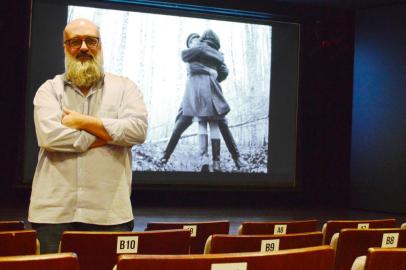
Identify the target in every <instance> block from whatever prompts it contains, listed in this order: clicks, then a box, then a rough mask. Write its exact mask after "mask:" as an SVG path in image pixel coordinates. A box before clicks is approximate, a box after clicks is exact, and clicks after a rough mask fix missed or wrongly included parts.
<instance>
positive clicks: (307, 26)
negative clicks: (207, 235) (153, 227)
mask: <svg viewBox="0 0 406 270" xmlns="http://www.w3.org/2000/svg"><path fill="white" fill-rule="evenodd" d="M180 1H181V2H185V3H193V4H201V5H212V6H217V7H225V8H235V9H246V10H254V11H266V12H270V13H275V14H278V15H282V17H283V16H288V17H293V18H295V19H296V20H297V21H299V22H300V23H301V56H300V62H301V67H300V79H299V80H300V81H299V84H300V89H299V91H300V92H299V99H298V124H297V125H298V138H297V164H296V166H297V181H298V183H299V186H298V188H297V189H296V190H295V191H293V192H292V191H284V190H276V191H275V190H274V191H256V192H241V191H240V192H239V193H234V191H226V192H223V191H216V192H214V193H211V194H210V199H214V200H216V198H217V200H218V201H226V200H227V199H225V198H224V195H227V196H228V198H232V201H236V200H237V201H238V200H239V201H245V199H246V198H249V201H252V202H254V201H255V202H257V203H258V202H264V203H266V204H268V203H274V202H275V200H277V199H280V198H283V200H284V201H285V202H286V201H290V202H295V203H296V202H298V201H301V202H312V201H313V202H317V203H320V202H323V203H329V204H336V205H341V206H345V205H347V202H348V200H347V197H348V186H349V156H350V127H351V102H352V101H351V98H352V61H353V13H352V12H350V11H346V10H338V9H327V8H314V7H308V6H298V5H288V4H271V3H268V2H267V3H265V2H264V1H261V0H254V1H245V0H235V1H217V0H216V1H214V0H204V1H203V0H202V1H197V0H189V1H187V0H180ZM16 2H17V1H16ZM1 12H2V14H1V17H0V18H1V19H0V27H1V30H2V31H4V33H3V34H2V36H6V37H8V39H7V42H0V44H1V46H6V48H5V50H2V51H3V52H5V51H6V52H7V53H6V61H7V63H8V66H1V67H0V68H1V74H2V78H1V82H2V87H4V88H3V89H2V90H6V91H2V94H1V95H2V96H1V102H2V106H1V108H0V113H1V115H3V116H6V117H5V121H6V123H5V125H4V126H6V127H8V128H7V129H4V130H6V132H4V131H3V132H1V133H0V136H1V137H0V139H1V141H2V142H6V143H4V146H3V151H4V152H3V153H4V154H3V155H2V163H1V171H2V175H3V176H4V177H1V178H0V186H1V188H0V193H3V197H5V195H8V197H9V198H10V199H13V198H14V199H17V200H19V199H20V197H19V196H20V195H19V193H18V192H17V191H18V189H17V190H16V189H15V188H14V184H13V183H18V179H19V176H20V172H21V170H22V168H21V165H22V163H21V162H20V159H21V158H22V157H21V156H19V154H17V153H23V152H22V151H17V149H20V150H21V144H22V142H23V140H22V135H23V132H24V119H23V116H24V111H23V110H24V98H25V95H26V77H27V74H26V67H27V59H28V36H29V16H30V4H29V1H28V0H25V1H22V0H21V1H18V4H17V3H15V2H14V1H7V2H5V3H3V4H2V11H1ZM3 13H4V14H3ZM49 23H50V24H52V22H51V21H50V22H49ZM3 74H4V76H3ZM137 194H138V195H137V196H136V198H137V199H136V200H138V201H139V202H140V203H141V202H142V201H143V200H145V201H148V200H154V201H159V202H162V201H163V200H166V201H168V202H175V203H176V202H183V201H184V200H185V199H186V200H190V201H191V202H192V203H198V204H201V203H204V202H205V201H207V200H208V199H207V198H208V196H207V192H205V191H200V192H192V191H184V190H182V189H181V188H180V189H179V190H177V191H161V192H160V191H157V190H153V191H148V190H145V191H137ZM174 194H176V196H174ZM161 195H163V196H161ZM24 196H25V197H27V192H25V195H24ZM175 198H176V199H175ZM236 198H237V199H236Z"/></svg>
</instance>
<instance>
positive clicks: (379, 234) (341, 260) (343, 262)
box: [332, 229, 406, 270]
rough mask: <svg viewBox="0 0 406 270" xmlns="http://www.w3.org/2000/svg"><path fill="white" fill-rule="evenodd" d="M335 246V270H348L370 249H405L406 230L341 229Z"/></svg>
mask: <svg viewBox="0 0 406 270" xmlns="http://www.w3.org/2000/svg"><path fill="white" fill-rule="evenodd" d="M332 244H333V241H332ZM336 246H337V249H336V258H335V270H350V269H351V266H352V264H353V263H354V261H355V259H356V258H357V257H359V256H364V255H367V253H368V249H369V248H371V247H406V229H362V230H361V229H343V230H341V231H340V234H339V236H338V239H337V244H336Z"/></svg>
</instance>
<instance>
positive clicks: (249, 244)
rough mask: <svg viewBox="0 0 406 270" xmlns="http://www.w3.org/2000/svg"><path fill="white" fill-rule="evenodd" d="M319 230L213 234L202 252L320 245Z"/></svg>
mask: <svg viewBox="0 0 406 270" xmlns="http://www.w3.org/2000/svg"><path fill="white" fill-rule="evenodd" d="M322 238H323V235H322V233H321V232H310V233H297V234H284V235H226V234H214V235H212V236H210V237H209V238H208V239H207V242H206V246H205V250H204V253H205V254H209V253H211V254H214V253H232V252H275V251H278V250H284V249H295V248H303V247H313V246H320V245H321V244H322V242H321V241H322Z"/></svg>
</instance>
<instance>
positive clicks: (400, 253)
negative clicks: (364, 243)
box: [364, 248, 406, 270]
mask: <svg viewBox="0 0 406 270" xmlns="http://www.w3.org/2000/svg"><path fill="white" fill-rule="evenodd" d="M364 269H365V270H382V269H385V270H389V269H399V270H404V269H406V248H370V249H368V254H367V259H366V262H365V268H364Z"/></svg>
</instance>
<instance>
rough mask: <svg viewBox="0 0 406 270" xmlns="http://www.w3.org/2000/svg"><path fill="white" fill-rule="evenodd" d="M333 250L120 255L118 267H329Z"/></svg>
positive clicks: (275, 269) (296, 269) (294, 269)
mask: <svg viewBox="0 0 406 270" xmlns="http://www.w3.org/2000/svg"><path fill="white" fill-rule="evenodd" d="M333 261H334V251H333V250H332V249H331V248H330V247H328V246H320V247H310V248H302V249H290V250H282V251H278V252H274V253H260V252H251V253H229V254H198V255H177V256H176V255H171V256H165V255H155V256H152V255H121V256H120V257H119V259H118V264H117V270H134V269H139V270H143V269H148V270H163V269H165V270H192V269H193V270H221V269H227V270H237V269H238V270H331V269H332V267H333V263H334V262H333Z"/></svg>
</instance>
